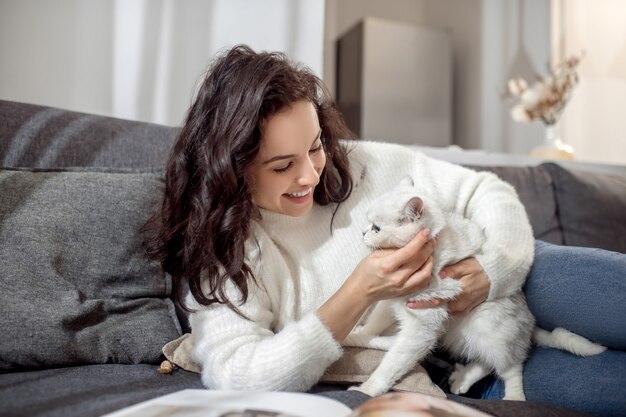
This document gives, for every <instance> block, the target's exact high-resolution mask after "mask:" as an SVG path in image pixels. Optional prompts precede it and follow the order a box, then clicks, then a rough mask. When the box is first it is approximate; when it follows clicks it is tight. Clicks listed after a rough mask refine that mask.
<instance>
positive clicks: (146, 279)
mask: <svg viewBox="0 0 626 417" xmlns="http://www.w3.org/2000/svg"><path fill="white" fill-rule="evenodd" d="M161 187H162V182H161V180H160V178H159V177H158V176H156V175H154V174H149V173H144V174H138V173H96V172H63V171H57V172H54V171H44V172H32V171H20V170H2V171H0V284H1V285H2V292H1V293H0V304H1V305H2V315H1V316H0V332H1V333H0V334H2V339H3V342H2V344H0V370H3V371H7V370H15V369H19V368H38V367H50V366H67V365H76V364H100V363H109V362H114V363H126V364H131V363H140V362H156V361H158V360H159V359H160V358H161V347H162V346H163V345H164V344H165V343H167V342H168V341H169V340H172V339H173V338H176V337H178V335H179V333H180V329H179V325H178V322H177V321H176V319H175V312H174V306H173V303H172V302H171V301H170V299H169V298H168V296H169V295H170V292H171V282H170V279H169V277H168V276H166V275H165V274H164V273H163V272H162V270H161V268H160V266H159V265H158V263H157V262H151V261H148V260H147V259H146V256H145V251H144V250H143V248H142V244H141V236H140V232H139V230H140V228H141V227H142V225H143V224H144V223H145V221H146V220H147V218H148V216H149V215H150V214H151V212H153V210H154V209H155V208H156V205H157V204H158V200H159V196H160V192H161Z"/></svg>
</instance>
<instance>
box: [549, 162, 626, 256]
mask: <svg viewBox="0 0 626 417" xmlns="http://www.w3.org/2000/svg"><path fill="white" fill-rule="evenodd" d="M543 165H544V166H545V167H546V169H547V170H548V171H549V172H550V174H551V175H552V178H553V180H554V189H555V192H556V198H557V206H558V211H559V218H560V222H561V227H562V228H563V239H564V243H565V244H566V245H568V246H586V247H594V248H602V249H608V250H612V251H616V252H622V253H626V177H620V176H616V175H615V176H614V175H608V174H602V173H598V172H588V171H582V170H573V169H565V168H563V167H561V166H559V165H557V164H554V163H546V164H543Z"/></svg>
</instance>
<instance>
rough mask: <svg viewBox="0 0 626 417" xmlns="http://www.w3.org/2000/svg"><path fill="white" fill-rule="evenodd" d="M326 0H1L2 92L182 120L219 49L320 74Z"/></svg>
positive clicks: (21, 97)
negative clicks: (247, 51) (238, 47)
mask: <svg viewBox="0 0 626 417" xmlns="http://www.w3.org/2000/svg"><path fill="white" fill-rule="evenodd" d="M324 4H325V2H324V1H321V0H114V1H110V0H56V1H54V2H51V1H49V0H2V2H0V54H2V55H1V56H2V61H1V62H0V98H2V99H8V100H15V101H26V102H31V103H35V104H43V105H51V106H57V107H62V108H66V109H70V110H77V111H84V112H93V113H98V114H105V115H112V116H115V117H121V118H126V119H132V120H143V121H149V122H155V123H164V124H169V125H177V124H180V123H181V122H182V119H183V117H184V114H185V111H186V109H187V107H188V106H189V104H190V101H191V98H192V96H193V94H194V92H195V89H196V86H197V85H198V83H199V82H200V80H201V78H202V76H203V74H204V72H205V71H206V69H207V67H208V65H209V63H210V59H211V58H212V57H213V56H214V55H215V53H216V52H218V51H219V50H222V49H225V48H228V47H231V46H233V45H235V44H238V43H246V44H248V45H250V46H251V47H252V48H254V49H255V50H277V51H283V52H286V53H288V54H289V55H290V56H291V57H292V58H293V59H295V60H297V61H300V62H303V63H304V64H306V65H308V66H309V67H310V68H311V69H312V70H313V71H314V72H315V73H316V74H318V75H320V76H321V74H322V56H323V40H324V32H323V31H324Z"/></svg>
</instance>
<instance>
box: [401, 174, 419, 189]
mask: <svg viewBox="0 0 626 417" xmlns="http://www.w3.org/2000/svg"><path fill="white" fill-rule="evenodd" d="M398 185H399V186H403V187H413V186H414V185H415V183H414V182H413V178H411V176H410V175H407V176H406V177H404V178H402V180H401V181H400V182H399V183H398Z"/></svg>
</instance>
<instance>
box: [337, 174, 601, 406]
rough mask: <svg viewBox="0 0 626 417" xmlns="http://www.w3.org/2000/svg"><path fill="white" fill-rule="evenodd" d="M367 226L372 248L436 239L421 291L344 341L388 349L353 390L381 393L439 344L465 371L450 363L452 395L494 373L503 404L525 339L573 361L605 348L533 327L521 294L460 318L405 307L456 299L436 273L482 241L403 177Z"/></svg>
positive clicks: (386, 307)
mask: <svg viewBox="0 0 626 417" xmlns="http://www.w3.org/2000/svg"><path fill="white" fill-rule="evenodd" d="M368 220H369V221H370V225H369V227H368V228H367V229H366V230H365V231H364V232H363V237H364V240H365V243H366V244H367V245H368V246H370V247H372V248H399V247H402V246H404V245H405V244H406V243H408V242H409V241H410V240H411V239H412V238H413V237H414V236H415V235H416V234H417V233H418V232H419V231H420V230H422V229H424V228H429V229H430V231H431V236H438V241H437V246H436V248H435V250H434V252H433V266H434V267H433V274H432V278H431V280H430V282H429V285H428V287H427V288H426V289H424V290H422V291H420V292H419V293H417V294H413V295H411V296H410V297H405V298H402V299H393V300H385V301H381V302H379V303H378V304H377V305H376V307H375V308H374V309H373V311H372V312H371V314H370V315H369V316H368V317H367V320H366V322H365V324H364V325H362V326H359V327H357V328H356V329H355V330H354V331H353V332H352V333H351V334H350V335H349V336H348V338H347V339H346V340H345V341H344V344H345V345H352V346H363V347H374V348H380V349H385V350H388V352H387V353H386V354H385V356H384V357H383V360H382V361H381V363H380V365H379V366H378V367H377V368H376V370H375V371H374V372H373V373H372V375H371V376H370V378H369V379H368V380H367V381H365V382H364V383H363V384H361V385H360V386H359V387H353V388H354V389H358V390H359V391H362V392H364V393H366V394H368V395H371V396H375V395H379V394H382V393H384V392H387V391H388V390H389V389H390V388H391V387H392V386H393V385H394V383H395V382H396V381H398V380H399V379H400V378H401V377H402V376H404V375H405V374H406V373H407V372H408V371H409V370H411V369H412V368H413V367H414V366H415V364H416V363H417V362H419V361H421V360H423V359H424V358H425V357H426V356H427V355H428V354H429V353H430V352H431V351H432V350H433V348H434V347H435V346H436V345H437V343H438V342H439V343H440V344H441V345H442V346H443V347H444V348H446V349H447V350H448V351H449V352H450V353H451V354H452V355H454V356H455V357H457V358H459V359H463V360H465V361H466V362H467V365H461V364H457V365H456V370H455V371H454V372H453V373H452V375H451V376H450V384H451V388H450V390H451V392H452V393H454V394H464V393H466V392H467V391H468V390H469V388H470V387H471V386H472V385H473V384H474V383H475V382H477V381H479V380H480V379H482V378H483V377H485V376H486V375H488V374H490V373H491V372H495V373H496V375H498V376H499V377H500V378H501V379H502V380H503V381H504V386H505V396H504V398H505V399H510V400H524V399H525V396H524V390H523V384H522V367H523V363H524V361H525V360H526V357H527V354H528V350H529V348H530V345H531V341H532V340H534V341H535V343H536V344H538V345H541V346H547V347H555V348H559V349H564V350H568V351H570V352H572V353H575V354H577V355H580V356H589V355H595V354H598V353H601V352H603V351H604V350H606V348H605V347H603V346H601V345H598V344H595V343H593V342H591V341H589V340H587V339H585V338H583V337H582V336H579V335H576V334H574V333H571V332H569V331H567V330H565V329H561V328H557V329H555V330H554V331H553V332H548V331H546V330H543V329H540V328H538V327H536V326H535V318H534V317H533V315H532V314H531V312H530V310H529V309H528V306H527V305H526V300H525V298H524V295H523V293H522V292H521V291H520V292H519V293H516V294H514V295H512V296H510V297H505V298H500V299H496V300H492V301H486V302H484V303H482V304H480V305H479V306H478V307H476V308H475V309H473V310H472V311H471V312H470V313H468V314H465V315H460V316H449V315H448V310H447V308H448V306H447V304H442V305H439V306H437V307H434V308H426V309H409V308H407V307H406V305H405V304H406V301H407V300H408V299H411V300H428V299H432V298H443V299H448V300H451V299H454V297H455V296H457V295H458V294H459V293H460V285H459V281H458V280H456V279H453V278H444V279H442V278H440V277H439V272H440V270H441V269H442V268H443V267H444V266H446V265H450V264H453V263H456V262H458V261H460V260H462V259H465V258H468V257H471V256H474V255H476V254H477V253H478V252H479V251H480V250H481V247H482V245H483V242H484V240H485V237H484V234H483V231H482V230H481V229H480V228H479V227H478V225H476V224H475V223H473V222H472V221H470V220H468V219H465V218H463V217H462V216H460V215H458V214H455V213H451V212H444V210H442V209H441V208H440V207H438V206H437V205H436V204H435V203H434V202H433V201H431V200H429V199H428V198H427V197H425V196H423V195H421V196H418V194H417V191H416V189H415V188H414V186H413V180H412V179H411V178H410V177H407V178H405V179H404V180H403V181H402V182H401V183H400V184H399V185H398V186H397V187H396V188H395V189H393V190H392V191H390V192H389V193H386V194H385V195H382V196H381V197H380V198H379V199H378V200H377V201H376V202H375V203H374V204H373V205H372V207H371V208H370V210H369V212H368ZM394 322H397V324H398V327H399V329H398V331H397V333H396V334H395V335H394V336H393V337H384V336H383V337H381V336H380V334H381V333H383V331H384V330H386V329H388V328H389V327H390V326H391V325H392V324H393V323H394Z"/></svg>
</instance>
